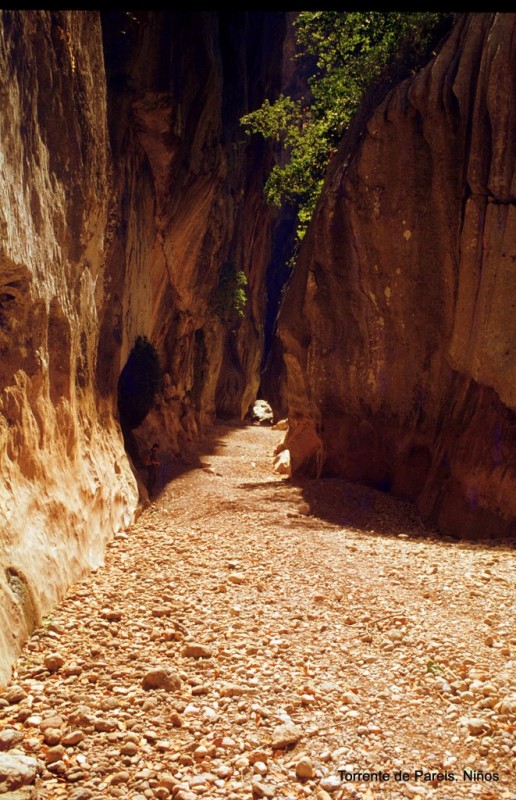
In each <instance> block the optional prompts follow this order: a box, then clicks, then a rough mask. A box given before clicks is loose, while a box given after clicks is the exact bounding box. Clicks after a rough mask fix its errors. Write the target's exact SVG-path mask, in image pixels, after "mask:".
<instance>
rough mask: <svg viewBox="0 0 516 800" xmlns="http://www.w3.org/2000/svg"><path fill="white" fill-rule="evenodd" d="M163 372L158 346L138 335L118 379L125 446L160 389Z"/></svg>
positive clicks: (119, 408) (119, 409)
mask: <svg viewBox="0 0 516 800" xmlns="http://www.w3.org/2000/svg"><path fill="white" fill-rule="evenodd" d="M162 384H163V375H162V371H161V366H160V363H159V357H158V354H157V351H156V348H155V347H154V346H153V345H152V344H151V343H150V342H149V340H148V339H147V338H146V337H145V336H138V338H137V339H136V342H135V345H134V347H133V349H132V350H131V352H130V354H129V358H128V359H127V363H126V365H125V367H124V368H123V370H122V372H121V374H120V378H119V380H118V411H119V414H120V425H121V428H122V433H123V435H124V442H125V444H126V447H127V446H128V443H129V442H130V441H131V439H132V437H131V436H130V432H131V431H132V430H134V428H138V427H139V426H140V425H141V424H142V422H143V420H144V419H145V417H146V416H147V414H148V413H149V411H150V410H151V408H152V405H153V403H154V398H155V396H156V394H157V393H158V392H160V391H161V388H162Z"/></svg>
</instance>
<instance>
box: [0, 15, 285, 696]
mask: <svg viewBox="0 0 516 800" xmlns="http://www.w3.org/2000/svg"><path fill="white" fill-rule="evenodd" d="M283 28H284V21H283V15H282V14H275V13H270V14H267V13H253V12H244V13H240V14H223V13H218V12H217V13H199V14H185V13H180V12H177V13H175V12H174V13H172V12H171V13H162V12H148V13H147V12H140V11H138V12H135V13H134V14H133V13H132V12H108V11H106V12H103V13H102V14H101V13H100V12H83V11H72V12H51V11H25V12H15V11H13V12H9V11H3V12H1V15H0V74H1V76H2V80H1V86H2V89H1V92H2V98H3V106H2V117H1V119H0V175H1V179H2V186H3V192H2V199H1V201H0V229H1V234H2V238H1V241H0V280H1V283H2V286H1V290H0V348H1V354H0V355H1V361H0V411H1V415H0V469H1V482H0V682H1V681H2V680H6V679H8V677H9V674H10V665H11V664H12V662H13V659H14V658H15V656H16V654H17V652H18V651H19V648H20V646H21V644H22V642H23V641H24V639H25V638H26V636H27V635H28V633H29V632H30V631H31V630H32V629H33V628H34V627H35V626H36V625H37V624H38V623H39V622H40V620H41V617H42V615H43V614H46V613H47V612H48V611H49V610H50V609H51V608H52V607H53V606H54V605H55V604H56V603H57V602H58V601H59V599H60V598H61V597H62V596H63V593H64V592H65V590H66V588H67V587H68V586H69V585H70V584H71V583H73V582H74V581H75V580H77V579H78V578H79V576H80V575H81V574H82V573H83V572H84V571H85V570H89V569H91V568H94V567H96V566H98V565H100V564H101V563H102V559H103V553H104V549H105V545H106V543H107V541H108V539H109V538H110V537H111V536H112V535H113V533H114V532H116V531H117V530H119V529H122V528H124V527H125V526H127V525H128V524H130V522H131V521H132V520H133V519H134V515H135V513H136V512H137V508H138V504H139V502H140V501H141V500H142V499H145V498H146V490H145V487H144V486H143V484H142V481H141V475H139V474H138V470H137V468H135V465H136V467H138V465H139V464H141V461H142V459H143V457H144V451H146V450H147V448H148V446H149V443H150V440H151V439H154V438H158V439H159V441H160V442H161V443H162V451H163V458H164V459H165V460H167V459H173V458H175V457H178V456H180V455H181V454H182V453H184V452H185V451H186V450H187V448H188V446H189V444H190V443H191V442H193V441H195V439H196V438H197V437H198V436H199V435H200V434H201V433H202V431H203V430H204V429H205V427H206V425H207V424H209V423H210V422H212V421H213V420H214V417H215V415H216V414H217V413H219V414H226V415H234V416H237V417H241V416H243V414H245V412H246V410H247V407H248V406H249V404H250V403H251V402H252V401H253V400H254V398H255V396H256V392H257V389H258V384H259V369H260V362H261V357H262V349H263V336H264V333H263V322H262V320H263V319H264V316H265V313H264V309H265V303H266V290H265V274H266V269H267V263H268V258H269V253H270V236H271V231H272V228H273V218H272V217H271V214H270V210H269V209H267V208H266V206H265V203H264V199H263V196H262V192H261V184H262V182H263V181H262V176H264V175H265V174H266V171H267V169H268V163H269V162H268V160H270V157H271V154H270V152H269V151H268V150H267V148H266V147H265V145H264V144H263V143H259V142H252V143H249V141H248V140H246V139H245V137H244V136H243V133H242V130H241V128H240V126H239V118H240V116H241V115H242V114H244V113H246V112H247V111H249V110H251V109H253V108H256V107H257V106H259V105H260V104H261V102H262V100H263V97H264V96H265V93H272V94H273V93H274V91H275V90H276V89H275V87H276V84H277V83H278V81H279V80H280V74H281V69H279V66H278V65H281V43H282V37H283ZM228 265H234V267H228ZM225 269H226V270H227V269H230V271H231V269H234V270H236V271H238V272H242V273H244V274H245V276H246V279H247V295H248V299H247V302H246V305H245V308H244V313H243V316H242V317H238V315H235V314H231V313H230V314H229V315H227V316H228V319H225V318H224V315H223V314H221V313H220V312H219V313H217V308H218V305H220V303H219V301H220V296H221V292H222V294H223V292H224V285H223V284H222V281H221V275H223V274H224V270H225ZM227 299H228V298H226V300H227ZM229 301H230V303H229V306H230V307H231V297H230V298H229ZM138 337H146V338H147V339H148V341H149V342H150V343H151V344H152V346H153V348H154V349H155V352H156V353H157V354H158V356H159V360H160V364H161V368H162V371H163V375H164V380H163V391H162V393H161V394H160V395H159V396H158V397H157V398H156V402H155V403H154V405H153V407H152V408H151V410H150V413H149V414H148V417H147V418H146V419H145V420H144V422H143V424H142V425H141V426H139V427H138V429H137V430H130V429H127V430H122V428H121V425H120V422H119V416H120V415H119V411H118V406H117V389H118V385H119V379H120V375H121V373H122V371H123V369H124V365H126V362H127V360H128V357H129V354H130V353H131V351H132V349H133V347H134V344H135V342H136V340H137V338H138ZM130 383H131V382H130V381H129V384H130ZM126 447H127V448H128V449H129V451H130V455H131V457H132V462H133V463H132V464H131V461H130V459H129V458H128V455H127V452H126ZM143 474H144V473H143Z"/></svg>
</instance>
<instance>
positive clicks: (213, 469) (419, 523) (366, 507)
mask: <svg viewBox="0 0 516 800" xmlns="http://www.w3.org/2000/svg"><path fill="white" fill-rule="evenodd" d="M243 428H254V429H256V428H258V429H259V428H261V426H260V425H257V424H256V423H253V422H250V421H249V420H237V419H232V420H217V422H216V423H215V424H214V425H213V427H212V428H211V429H209V430H208V431H207V432H206V433H205V435H204V437H203V438H202V439H201V440H199V442H198V443H196V444H195V445H191V446H190V448H189V450H188V452H187V453H185V454H184V455H183V456H181V457H176V458H173V459H170V460H168V461H167V462H166V463H164V464H163V465H162V467H161V470H160V475H159V483H158V485H159V491H158V494H157V495H156V496H155V497H154V498H153V500H152V502H155V501H159V498H160V496H161V495H162V494H163V492H164V491H165V490H166V489H167V487H168V486H169V485H170V484H171V483H172V482H173V481H175V480H176V479H177V478H179V477H180V476H182V475H185V474H186V473H188V472H191V471H193V470H198V469H202V470H204V471H205V472H206V473H207V477H208V475H214V476H219V477H224V474H225V475H227V476H228V477H229V476H231V478H232V481H235V479H236V483H235V488H237V489H238V490H239V491H243V492H245V493H246V494H247V496H248V497H249V495H252V496H253V502H252V506H253V508H254V509H255V510H256V513H263V512H265V511H266V509H267V508H268V509H272V510H274V509H275V508H277V515H278V524H281V526H282V527H286V528H287V529H288V528H295V527H297V528H299V527H302V528H303V529H305V530H306V529H310V528H311V529H313V530H320V529H321V523H323V525H328V524H329V525H331V526H335V528H336V529H342V528H347V529H350V530H354V531H360V532H361V533H363V534H364V535H367V536H371V537H376V536H382V537H385V536H389V537H399V536H400V535H401V536H403V537H408V538H410V539H414V540H421V539H431V540H434V541H440V542H442V543H443V544H447V545H449V546H451V547H453V546H454V545H455V544H457V543H461V544H462V545H466V544H470V545H471V546H478V547H482V548H485V547H501V548H507V549H514V546H515V543H514V541H512V540H510V539H508V538H505V539H504V538H498V539H492V538H485V539H482V538H478V537H475V538H473V537H469V536H468V535H467V531H466V532H465V533H464V534H462V533H461V535H460V536H459V535H457V536H450V535H446V534H443V533H441V532H439V530H437V529H436V528H435V527H433V526H431V525H429V524H428V523H426V522H425V521H424V520H423V519H422V518H421V516H420V514H419V513H418V511H417V509H416V508H415V506H414V505H413V504H411V503H409V502H405V501H403V500H400V499H399V498H396V497H393V496H392V495H389V494H388V493H385V492H381V491H379V490H376V489H372V488H370V487H368V486H364V485H362V484H355V483H350V482H349V481H347V480H345V479H342V478H333V477H332V478H330V477H328V478H319V479H315V478H307V477H299V478H297V477H296V478H287V477H285V476H280V475H277V474H276V473H274V472H273V468H272V463H273V451H272V449H270V450H269V449H268V448H269V446H270V444H271V442H270V439H269V437H268V434H267V430H268V431H270V428H267V426H264V427H263V428H262V430H264V441H263V452H262V453H261V456H260V457H261V460H262V461H264V460H265V461H266V462H267V461H268V462H269V463H270V476H271V479H270V480H261V481H260V480H253V477H254V476H253V474H252V470H250V471H249V473H248V475H247V474H245V475H244V474H242V472H241V466H238V467H237V463H236V462H237V458H239V457H241V455H240V454H242V450H240V449H237V450H235V451H234V452H233V448H234V447H237V448H240V447H241V445H240V444H237V445H235V443H234V441H232V439H233V438H234V437H236V436H238V434H239V432H241V431H242V429H243ZM279 435H281V434H279ZM247 457H248V459H249V463H251V459H252V458H253V457H255V456H252V455H250V454H249V455H248V456H247ZM218 458H221V459H222V461H223V462H224V464H225V468H224V469H223V472H222V473H221V472H220V471H219V469H220V467H219V466H218V464H219V462H218V461H217V459H218ZM233 459H234V461H233ZM245 460H246V455H245V454H244V462H245ZM228 464H232V465H233V466H232V468H230V469H229V470H228ZM223 473H224V474H223ZM139 474H140V476H141V477H142V479H143V480H144V481H145V469H140V470H139ZM248 476H249V478H250V480H248V479H247V478H248ZM242 478H244V479H243V480H242ZM245 504H246V505H247V502H246V503H245ZM280 518H281V522H280V521H279V520H280Z"/></svg>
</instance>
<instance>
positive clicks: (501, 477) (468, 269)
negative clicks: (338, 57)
mask: <svg viewBox="0 0 516 800" xmlns="http://www.w3.org/2000/svg"><path fill="white" fill-rule="evenodd" d="M515 22H516V17H515V15H513V14H487V13H486V14H472V15H460V16H459V17H458V19H457V20H456V24H455V25H454V28H453V30H452V32H451V34H450V35H449V37H448V38H447V41H446V42H445V43H444V45H443V46H442V48H441V49H440V51H439V52H438V54H437V56H436V57H435V58H434V59H433V60H432V61H431V62H430V63H429V64H428V65H427V66H426V67H425V68H424V69H423V70H422V71H421V72H420V73H418V74H417V75H416V76H414V77H412V78H410V79H408V80H406V81H404V82H403V83H401V84H400V85H398V86H397V87H395V88H394V89H393V90H392V91H391V92H390V93H389V94H388V95H387V96H386V98H385V100H384V101H383V102H382V103H381V104H380V106H379V107H378V108H377V109H376V110H375V111H374V113H372V115H371V116H369V118H368V120H367V123H366V124H364V125H363V127H362V128H361V130H360V131H353V132H352V133H351V134H350V136H349V137H348V139H347V140H345V141H343V143H342V145H341V148H340V150H339V153H338V155H337V156H336V158H335V160H334V162H333V165H332V171H331V174H330V175H329V176H328V180H327V182H326V186H325V190H324V193H323V197H322V198H321V202H320V204H319V206H318V209H317V212H316V214H315V217H314V219H313V222H312V224H311V228H310V231H309V233H308V234H307V238H306V241H305V243H304V247H303V249H302V253H301V258H300V261H299V263H298V265H297V267H296V271H295V274H294V277H293V279H292V282H291V284H290V287H289V290H288V292H287V295H286V298H285V302H284V304H283V307H282V311H281V313H280V320H279V332H280V338H281V344H282V349H283V357H284V364H285V370H286V379H287V387H288V388H287V393H288V405H289V417H290V431H289V434H288V437H287V441H286V444H287V446H288V447H289V448H290V451H291V459H292V465H293V469H294V471H298V472H299V471H303V470H309V471H312V472H316V473H319V474H326V475H342V476H345V477H347V478H350V479H351V480H355V481H360V482H365V483H367V484H370V485H373V486H375V487H377V488H381V489H384V490H388V491H392V492H394V493H395V494H397V495H401V496H403V497H406V498H411V499H414V500H416V501H417V504H418V506H419V508H420V509H421V511H422V512H423V513H424V514H425V515H428V517H430V518H431V519H432V520H433V521H434V522H436V523H437V524H438V525H439V526H440V527H441V528H442V529H443V530H446V531H449V532H451V533H452V534H455V535H459V536H489V535H493V536H495V535H504V534H512V535H513V534H514V532H515V527H514V524H515V523H514V520H515V517H516V514H515V512H516V480H515V477H516V462H515V453H516V447H515V444H516V422H515V407H516V353H515V342H516V328H515V321H516V315H515V304H516V288H515V282H514V262H515V258H516V247H515V231H516V226H515V218H514V217H515V197H516V193H515V186H514V147H515V138H514V130H515V118H514V115H515V109H514V96H515V78H516V63H515V61H516V59H515V48H514V32H515Z"/></svg>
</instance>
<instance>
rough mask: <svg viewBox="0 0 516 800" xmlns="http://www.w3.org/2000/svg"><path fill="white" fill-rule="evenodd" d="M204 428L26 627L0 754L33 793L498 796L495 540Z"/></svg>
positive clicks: (512, 786) (506, 672) (254, 434)
mask: <svg viewBox="0 0 516 800" xmlns="http://www.w3.org/2000/svg"><path fill="white" fill-rule="evenodd" d="M214 434H215V435H214V440H213V446H212V447H211V449H210V450H206V451H205V452H206V453H207V454H206V455H204V456H202V457H201V461H200V462H199V463H197V465H194V464H192V465H190V467H185V468H184V470H183V472H182V473H181V474H179V475H178V476H177V477H176V478H175V479H174V480H173V481H172V482H170V483H169V484H168V485H167V486H166V487H165V488H164V490H163V492H162V493H161V495H160V496H159V497H158V498H157V499H156V500H155V501H154V502H153V503H152V505H150V506H149V507H148V508H147V509H146V510H145V511H144V512H143V513H142V514H141V516H140V517H139V519H138V521H137V522H136V523H135V524H134V526H133V527H131V528H130V529H129V530H127V531H125V532H123V533H119V534H118V535H117V536H116V537H115V539H114V540H113V542H112V544H111V545H110V547H109V548H108V551H107V553H106V560H105V565H104V566H103V567H102V568H100V569H98V570H97V571H96V572H95V573H94V574H91V575H89V576H88V577H86V578H85V579H84V580H82V581H81V582H79V583H77V584H76V585H75V586H73V587H72V588H71V590H70V592H69V594H68V595H67V597H66V598H65V599H64V601H63V602H62V603H61V605H60V606H59V607H58V608H57V609H56V610H55V612H54V613H53V614H52V616H50V617H49V618H48V619H46V620H45V621H44V624H43V625H42V626H41V627H40V628H39V629H38V630H37V631H36V632H35V634H34V635H33V636H32V638H31V639H30V641H29V642H28V644H27V646H26V648H25V650H24V652H23V654H22V655H21V657H20V659H19V661H18V662H17V665H16V669H15V672H14V675H13V680H12V682H11V684H10V685H9V687H8V688H7V690H6V691H4V692H3V693H1V694H0V750H3V751H4V752H3V753H2V754H1V755H2V756H4V765H5V756H7V755H10V756H12V759H13V760H14V761H13V763H14V762H15V761H16V759H17V758H18V766H19V765H20V763H22V760H21V761H20V754H22V753H23V754H24V755H25V756H29V757H30V758H31V759H34V758H36V759H37V760H38V761H39V766H38V769H39V772H40V774H39V777H38V784H39V788H38V794H37V797H39V798H41V800H60V799H61V798H68V799H69V800H103V799H104V798H112V797H121V798H130V800H145V799H146V798H148V799H149V800H152V799H153V798H158V799H159V800H167V798H169V797H171V798H176V800H196V799H197V798H203V800H215V798H227V800H242V798H261V797H264V798H278V800H279V799H280V798H281V799H284V798H290V799H291V800H294V798H304V797H314V798H316V800H329V798H334V799H335V800H340V799H341V798H355V800H359V799H360V798H361V799H362V800H367V799H370V798H377V797H378V798H389V800H397V798H419V797H420V798H428V799H429V800H430V798H439V799H440V800H462V798H464V800H465V799H466V798H468V800H471V798H478V800H501V799H502V798H513V800H514V798H516V780H515V771H514V762H515V755H516V746H515V729H516V727H515V725H516V670H515V659H516V629H515V625H514V616H513V615H514V609H515V596H516V594H515V588H514V581H515V573H516V571H515V569H514V565H515V558H514V556H515V553H514V549H512V548H511V546H510V543H508V542H505V543H499V544H497V545H496V546H493V545H490V544H487V543H484V544H482V543H471V542H469V543H468V542H466V541H456V540H452V539H451V538H445V539H444V540H443V539H442V538H439V537H438V536H437V535H436V534H435V533H434V532H432V531H431V530H429V529H425V527H424V526H423V525H422V524H421V523H420V521H419V520H418V518H417V516H416V515H415V513H414V512H413V511H412V510H411V509H410V507H408V506H406V505H404V504H402V503H399V502H396V501H395V500H393V499H392V498H390V497H388V496H386V495H383V494H381V493H378V492H374V491H372V490H369V489H367V488H364V487H358V486H352V485H350V484H347V483H346V482H344V481H341V480H336V479H335V480H333V479H332V480H321V481H308V480H307V481H305V482H304V483H303V484H294V483H293V482H291V481H290V480H289V479H287V478H285V477H282V476H279V475H277V474H275V473H274V472H273V470H272V461H273V458H272V454H273V450H274V448H275V446H276V444H277V443H278V442H279V441H280V440H281V438H282V437H283V435H284V434H283V433H281V432H279V431H276V430H273V429H271V428H266V427H259V426H253V425H248V426H236V427H234V428H229V427H226V426H222V425H219V426H216V428H215V432H214ZM28 763H29V762H27V764H28ZM30 763H31V764H32V763H33V761H30ZM11 768H12V769H16V767H15V766H13V764H11ZM27 768H28V767H27ZM20 769H21V767H20ZM22 771H23V770H22ZM6 772H8V770H7V769H6V768H5V766H4V769H3V773H2V770H1V769H0V791H1V789H2V786H3V787H4V790H5V788H6V787H7V784H8V779H6V778H5V773H6ZM2 774H4V777H3V778H2ZM2 780H3V781H4V783H3V784H2ZM20 785H23V781H22V783H21V784H20ZM13 786H14V784H13V783H11V788H12V787H13ZM6 796H8V795H6ZM18 796H20V797H21V796H22V795H16V794H15V793H14V792H12V797H13V798H14V797H16V798H17V797H18ZM0 797H1V794H0Z"/></svg>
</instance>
